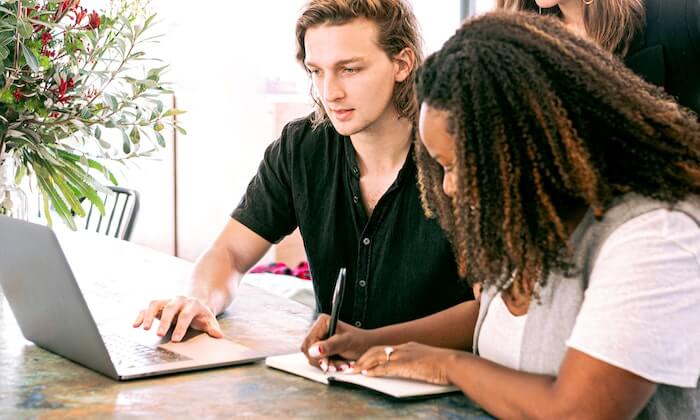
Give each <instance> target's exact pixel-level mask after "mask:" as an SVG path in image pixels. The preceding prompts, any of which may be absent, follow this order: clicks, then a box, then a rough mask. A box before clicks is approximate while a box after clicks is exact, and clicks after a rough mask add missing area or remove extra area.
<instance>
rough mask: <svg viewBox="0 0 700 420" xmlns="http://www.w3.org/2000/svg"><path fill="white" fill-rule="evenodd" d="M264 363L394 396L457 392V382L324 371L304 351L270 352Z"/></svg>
mask: <svg viewBox="0 0 700 420" xmlns="http://www.w3.org/2000/svg"><path fill="white" fill-rule="evenodd" d="M265 364H266V365H267V366H269V367H271V368H274V369H279V370H283V371H285V372H289V373H292V374H294V375H298V376H301V377H304V378H307V379H311V380H312V381H316V382H320V383H322V384H331V383H333V382H345V383H349V384H354V385H358V386H361V387H364V388H368V389H372V390H374V391H378V392H381V393H382V394H386V395H388V396H390V397H393V398H399V399H403V398H424V397H429V396H433V395H440V394H447V393H450V392H457V391H459V388H457V387H454V386H444V385H433V384H429V383H427V382H420V381H413V380H410V379H398V378H374V377H370V376H364V375H357V374H343V373H328V374H326V373H323V371H321V370H320V369H318V368H315V367H313V366H311V365H309V362H308V361H307V360H306V356H304V353H292V354H285V355H281V356H270V357H268V358H267V359H265Z"/></svg>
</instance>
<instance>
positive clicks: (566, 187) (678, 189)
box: [306, 11, 700, 419]
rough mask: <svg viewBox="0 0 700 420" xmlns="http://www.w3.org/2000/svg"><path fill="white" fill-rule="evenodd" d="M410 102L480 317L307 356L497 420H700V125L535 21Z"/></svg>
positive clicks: (522, 22)
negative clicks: (416, 108) (428, 388)
mask: <svg viewBox="0 0 700 420" xmlns="http://www.w3.org/2000/svg"><path fill="white" fill-rule="evenodd" d="M417 85H418V89H417V91H418V98H419V102H420V103H421V104H422V105H421V110H420V119H419V133H420V139H419V140H418V139H417V140H416V143H415V146H416V161H417V164H418V178H419V181H420V186H421V192H422V198H423V203H424V208H425V210H426V212H427V213H428V214H429V215H434V216H436V217H437V218H438V220H439V221H440V223H441V226H443V228H444V229H445V231H446V232H447V235H448V237H449V238H450V239H451V241H452V244H453V246H454V249H455V252H456V257H457V261H458V267H459V269H460V272H461V274H462V275H463V276H464V277H465V278H467V279H469V280H470V281H471V282H475V281H480V282H481V283H482V285H483V289H482V295H481V298H480V300H479V301H472V302H465V303H462V304H460V305H457V306H455V307H453V308H450V309H447V310H445V311H443V312H440V313H438V314H434V315H432V316H429V317H426V318H423V319H420V320H416V321H412V322H408V323H403V324H398V325H393V326H387V327H383V328H378V329H373V330H369V331H366V330H358V329H355V328H353V327H352V326H350V325H347V324H345V323H341V324H340V325H339V326H338V330H337V333H336V334H335V335H334V336H332V337H331V338H329V339H319V337H322V334H321V331H323V330H324V328H325V327H326V326H327V323H328V317H326V316H322V317H320V318H319V319H318V320H317V323H316V325H315V326H314V328H312V330H311V332H310V333H309V336H308V337H307V343H306V345H307V348H309V352H308V353H309V354H311V353H323V354H324V355H325V357H328V356H332V355H340V356H341V357H343V358H345V359H347V360H356V363H355V364H354V365H353V366H352V367H350V368H348V371H351V372H355V373H363V374H366V375H370V376H398V377H405V378H412V379H416V380H423V381H428V382H433V383H439V384H454V385H456V386H458V387H459V388H460V389H461V390H462V391H463V392H464V393H465V394H466V395H467V396H468V397H469V398H470V399H472V400H473V401H474V402H475V403H477V404H479V405H480V406H482V407H483V408H484V409H485V410H487V411H488V412H490V413H491V414H493V415H494V416H496V417H498V418H555V419H559V418H566V419H568V418H583V419H587V418H591V419H608V418H610V419H619V418H633V417H635V416H639V417H640V418H668V419H676V418H700V387H699V382H698V380H699V378H700V351H699V349H700V327H699V326H698V322H697V320H698V319H700V226H699V224H700V198H698V194H699V193H700V123H699V122H698V120H697V117H696V115H695V114H693V113H692V112H690V111H688V110H687V109H685V108H684V107H682V106H679V105H678V104H677V103H676V102H675V101H673V100H672V99H671V98H670V97H669V96H668V95H667V94H666V93H664V92H663V90H662V89H661V88H658V87H656V86H653V85H650V84H648V83H646V82H645V81H643V80H642V79H640V78H639V77H637V76H636V75H634V74H633V73H632V72H631V71H629V70H628V69H627V68H625V67H624V66H623V65H622V64H621V63H620V62H619V61H618V60H617V59H615V58H614V57H613V56H612V55H611V54H610V53H608V52H606V51H603V50H602V49H599V48H597V47H596V45H594V44H593V43H591V42H590V41H588V40H586V39H584V38H582V37H578V36H576V35H575V34H574V33H572V32H571V31H569V30H568V29H567V28H566V27H565V26H564V25H562V24H561V23H560V22H559V21H557V20H556V19H553V18H547V17H542V16H538V15H535V14H532V13H523V12H517V13H515V12H510V13H509V12H504V11H500V12H496V13H493V14H489V15H486V16H483V17H481V18H478V19H474V20H471V21H467V22H466V23H465V24H464V25H463V27H462V28H461V29H460V30H459V31H458V32H457V33H456V34H455V35H454V36H453V37H452V38H451V39H450V40H448V41H447V42H446V43H445V45H444V46H443V47H442V49H441V50H440V51H438V52H436V53H435V54H433V55H431V56H430V57H429V58H428V59H427V60H426V63H425V65H424V66H423V68H422V70H421V71H420V72H419V76H418V79H417ZM377 343H382V345H381V346H376V344H377ZM401 343H405V344H401ZM372 345H374V346H372ZM370 346H372V347H370ZM368 348H369V349H368ZM311 350H313V351H311ZM470 350H471V351H470ZM349 365H350V364H349Z"/></svg>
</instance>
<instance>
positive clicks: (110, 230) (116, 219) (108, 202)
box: [85, 185, 139, 241]
mask: <svg viewBox="0 0 700 420" xmlns="http://www.w3.org/2000/svg"><path fill="white" fill-rule="evenodd" d="M107 188H109V189H110V190H111V191H112V194H105V196H104V197H102V199H103V200H104V205H105V215H104V216H102V215H101V214H100V212H99V210H97V209H96V208H95V205H94V204H92V203H90V209H89V210H88V213H87V216H86V218H85V230H92V231H95V232H97V233H102V234H105V235H107V236H113V237H115V238H117V239H123V240H125V241H128V240H129V238H130V237H131V231H132V229H133V228H134V222H135V221H136V215H137V214H138V211H139V193H138V191H136V190H132V189H129V188H122V187H114V186H111V185H110V186H107Z"/></svg>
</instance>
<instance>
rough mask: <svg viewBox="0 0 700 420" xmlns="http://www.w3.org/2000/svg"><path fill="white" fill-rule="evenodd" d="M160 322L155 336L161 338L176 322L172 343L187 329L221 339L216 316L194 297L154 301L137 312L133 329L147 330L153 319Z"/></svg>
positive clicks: (180, 337)
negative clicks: (141, 327) (190, 328)
mask: <svg viewBox="0 0 700 420" xmlns="http://www.w3.org/2000/svg"><path fill="white" fill-rule="evenodd" d="M156 318H157V319H159V320H160V326H159V327H158V332H157V334H158V335H159V336H161V337H163V336H164V335H165V334H166V333H167V332H168V330H169V329H170V326H171V325H172V324H173V323H174V322H175V321H176V320H177V324H176V326H175V330H173V334H172V341H174V342H178V341H180V340H182V337H183V336H184V335H185V333H186V332H187V328H188V327H192V328H194V329H195V330H199V331H204V332H206V333H207V334H209V335H210V336H212V337H214V338H223V336H224V333H223V332H222V331H221V327H220V326H219V322H218V321H217V320H216V315H215V314H214V312H212V310H211V308H209V306H208V305H207V304H206V303H204V302H203V301H202V300H200V299H197V298H194V297H186V296H178V297H176V298H174V299H169V300H168V299H163V300H154V301H151V303H150V304H149V305H148V308H147V309H145V310H143V311H141V312H139V315H138V317H137V318H136V321H134V325H133V327H134V328H138V327H140V326H143V329H144V330H149V329H150V328H151V325H153V320H154V319H156Z"/></svg>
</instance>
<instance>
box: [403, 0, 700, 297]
mask: <svg viewBox="0 0 700 420" xmlns="http://www.w3.org/2000/svg"><path fill="white" fill-rule="evenodd" d="M417 90H418V99H419V102H420V103H422V104H427V105H429V106H430V107H432V108H434V109H438V110H443V111H447V115H448V131H449V132H450V134H451V135H452V136H453V137H454V138H455V139H456V156H457V157H456V162H455V165H454V166H455V168H454V171H455V174H456V179H457V193H456V195H455V196H454V197H453V198H452V199H450V198H448V197H447V196H446V195H445V194H444V193H443V191H442V177H443V172H442V169H441V168H440V166H439V165H437V163H436V162H434V161H433V160H432V159H431V158H430V156H429V155H428V153H427V151H426V149H425V147H424V146H423V144H422V142H421V141H419V139H418V138H416V141H415V154H416V156H415V158H416V162H417V165H418V181H419V185H420V189H421V199H422V201H423V207H424V209H425V211H426V214H427V215H428V216H429V217H433V216H437V217H438V220H439V221H440V224H441V225H442V227H443V229H444V230H445V231H446V232H447V235H448V237H449V238H450V241H451V242H452V245H453V248H454V251H455V254H456V259H457V262H458V266H459V269H460V274H461V275H462V276H463V277H465V278H466V279H468V280H469V281H472V282H473V281H480V282H482V283H483V285H484V286H491V285H493V286H497V287H499V288H500V289H504V288H506V287H507V285H508V283H509V280H510V279H511V278H513V279H514V280H515V281H514V290H515V291H516V292H517V291H526V292H527V291H532V290H533V289H532V287H533V285H534V284H535V283H539V284H540V285H544V283H545V281H546V279H547V277H548V275H549V274H550V273H552V272H559V273H565V272H566V271H567V269H569V268H571V264H570V257H571V250H569V249H568V247H567V241H568V237H569V234H570V232H567V230H566V229H565V227H564V223H563V222H562V220H563V219H564V216H565V215H566V214H567V212H568V211H570V209H571V207H572V206H578V207H583V208H585V207H584V206H587V207H589V208H591V209H592V210H593V212H594V215H596V216H597V217H601V216H602V215H603V213H604V212H605V210H606V208H607V207H608V206H609V205H610V204H611V201H612V200H613V198H615V197H617V196H620V195H622V194H623V193H626V192H636V193H638V194H641V195H643V196H647V197H653V198H656V199H660V200H664V201H668V202H676V201H678V200H680V199H682V198H684V197H685V196H687V195H689V194H696V193H698V192H699V189H700V183H699V179H700V170H699V168H700V147H699V146H700V124H699V123H698V121H697V117H696V116H695V115H694V114H692V113H691V112H690V111H688V110H686V109H684V108H682V107H680V106H679V105H678V104H676V103H675V102H674V101H673V100H672V99H671V98H670V97H669V96H668V95H666V94H665V93H663V91H662V90H661V89H659V88H657V87H654V86H652V85H650V84H649V83H646V82H644V81H643V80H642V79H640V78H639V77H637V76H636V75H634V74H633V73H632V72H631V71H630V70H628V69H627V68H626V67H625V66H624V65H623V64H622V63H620V62H619V61H618V60H617V59H615V58H614V57H613V56H612V55H611V54H610V53H608V52H606V51H603V50H602V49H600V48H598V47H597V46H596V45H594V44H593V42H589V41H588V40H585V39H583V38H580V37H579V36H577V35H574V34H573V33H571V32H569V31H568V30H567V29H566V28H565V27H564V26H563V24H562V23H561V22H559V21H558V20H557V19H556V18H552V17H544V16H537V15H535V14H532V13H525V12H505V11H500V12H494V13H491V14H488V15H485V16H482V17H479V18H475V19H473V20H469V21H466V22H465V23H464V24H463V26H462V27H461V28H460V29H459V30H458V31H457V33H456V34H455V35H454V36H453V37H452V38H450V39H449V40H448V41H447V42H446V43H445V45H444V46H443V47H442V49H441V50H440V51H438V52H436V53H434V54H433V55H431V56H430V57H429V58H428V59H427V60H426V62H425V65H424V66H423V67H422V69H421V70H420V72H419V75H418V80H417ZM514 273H515V274H514Z"/></svg>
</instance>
